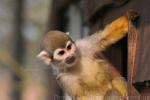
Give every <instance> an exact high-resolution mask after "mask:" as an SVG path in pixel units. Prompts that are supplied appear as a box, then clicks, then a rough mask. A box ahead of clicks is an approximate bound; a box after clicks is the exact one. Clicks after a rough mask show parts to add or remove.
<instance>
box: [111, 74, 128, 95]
mask: <svg viewBox="0 0 150 100" xmlns="http://www.w3.org/2000/svg"><path fill="white" fill-rule="evenodd" d="M112 87H113V89H116V90H117V91H118V92H119V93H120V94H121V95H122V96H123V97H126V96H127V83H126V81H125V79H124V78H123V77H119V76H118V77H115V78H114V79H113V80H112Z"/></svg>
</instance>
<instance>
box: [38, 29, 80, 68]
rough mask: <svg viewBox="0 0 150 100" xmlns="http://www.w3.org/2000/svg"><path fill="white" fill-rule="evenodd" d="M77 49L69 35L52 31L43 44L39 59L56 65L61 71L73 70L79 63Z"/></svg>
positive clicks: (45, 37)
mask: <svg viewBox="0 0 150 100" xmlns="http://www.w3.org/2000/svg"><path fill="white" fill-rule="evenodd" d="M77 52H78V51H77V47H76V45H75V43H74V42H73V41H72V39H71V38H70V37H69V35H68V34H67V33H64V32H60V31H50V32H48V33H46V34H45V36H44V39H43V41H42V43H41V52H40V53H39V54H38V56H37V57H38V58H40V59H41V60H43V61H44V62H45V63H46V64H48V65H50V64H53V65H56V66H57V67H58V68H59V69H63V67H66V68H71V67H73V66H74V65H75V64H76V63H77V57H78V53H77Z"/></svg>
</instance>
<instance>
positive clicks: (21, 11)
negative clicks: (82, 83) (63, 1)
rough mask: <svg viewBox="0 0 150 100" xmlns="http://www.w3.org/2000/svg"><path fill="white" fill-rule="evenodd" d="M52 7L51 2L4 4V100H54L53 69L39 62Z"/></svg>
mask: <svg viewBox="0 0 150 100" xmlns="http://www.w3.org/2000/svg"><path fill="white" fill-rule="evenodd" d="M50 7H51V0H0V100H53V99H51V98H52V97H51V95H52V93H55V92H51V91H48V90H49V88H51V89H52V88H54V87H53V86H50V83H53V82H50V80H49V79H50V78H51V75H49V73H50V72H49V68H48V67H46V66H44V65H42V63H39V61H37V59H36V55H37V54H38V52H39V47H40V45H39V44H40V39H41V36H42V35H43V34H44V33H45V32H46V31H47V30H48V22H49V20H50V12H51V9H50ZM43 66H44V67H43ZM55 90H56V89H54V91H55Z"/></svg>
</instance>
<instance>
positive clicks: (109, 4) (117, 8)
mask: <svg viewBox="0 0 150 100" xmlns="http://www.w3.org/2000/svg"><path fill="white" fill-rule="evenodd" d="M149 5H150V0H53V3H52V13H51V18H50V24H49V27H50V29H57V30H62V31H71V32H73V34H72V35H73V36H74V34H76V35H75V36H76V38H80V37H81V38H82V37H84V36H85V35H87V33H88V34H89V33H93V32H96V31H97V30H100V29H103V27H105V25H107V24H108V23H110V22H112V21H113V20H114V19H116V18H118V17H120V16H122V15H124V14H125V13H126V11H128V10H130V9H133V10H135V11H137V12H138V13H139V14H140V18H139V19H138V20H137V21H136V22H135V23H131V24H130V26H129V33H128V36H127V37H126V38H124V39H122V40H121V41H119V42H118V43H117V44H115V45H113V46H112V47H110V48H108V50H107V51H106V52H104V54H105V55H106V57H107V58H108V60H109V61H110V62H112V64H113V65H114V66H116V68H117V69H118V70H119V71H120V73H121V74H122V75H123V76H124V77H126V78H127V80H128V86H129V87H128V94H129V96H130V99H131V100H134V99H135V100H138V99H139V100H142V99H144V100H145V99H146V100H149V99H150V97H148V96H150V67H149V66H150V27H149V24H150V14H149V9H150V6H149ZM75 31H76V32H75Z"/></svg>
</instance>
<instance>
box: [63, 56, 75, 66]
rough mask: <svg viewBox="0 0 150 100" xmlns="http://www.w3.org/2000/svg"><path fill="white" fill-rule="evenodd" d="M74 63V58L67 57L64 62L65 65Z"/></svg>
mask: <svg viewBox="0 0 150 100" xmlns="http://www.w3.org/2000/svg"><path fill="white" fill-rule="evenodd" d="M74 61H75V57H74V56H71V57H67V58H66V60H65V62H66V63H67V64H71V63H73V62H74Z"/></svg>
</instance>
